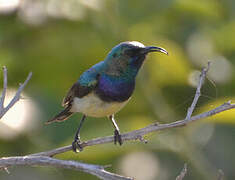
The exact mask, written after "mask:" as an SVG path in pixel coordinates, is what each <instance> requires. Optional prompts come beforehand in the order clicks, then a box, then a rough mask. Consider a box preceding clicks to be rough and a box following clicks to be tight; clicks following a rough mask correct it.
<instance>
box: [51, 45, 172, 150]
mask: <svg viewBox="0 0 235 180" xmlns="http://www.w3.org/2000/svg"><path fill="white" fill-rule="evenodd" d="M150 52H161V53H165V54H168V52H167V51H166V50H165V49H163V48H160V47H155V46H144V45H143V44H142V43H140V42H136V41H131V42H122V43H120V44H118V45H117V46H115V47H114V48H113V49H112V50H111V51H110V52H109V54H108V55H107V57H106V58H105V59H104V60H103V61H101V62H99V63H97V64H95V65H94V66H92V67H91V68H90V69H88V70H87V71H85V72H84V73H83V74H82V75H81V76H80V78H79V79H78V81H77V82H75V83H74V84H73V86H72V87H71V88H70V90H69V92H68V93H67V95H66V97H65V98H64V100H63V102H62V106H63V107H64V110H63V111H62V112H60V113H59V114H58V115H56V116H55V117H54V118H52V119H50V120H49V121H47V123H51V122H54V121H58V122H60V121H64V120H66V119H67V118H68V117H69V116H71V115H72V114H73V113H75V112H80V113H82V114H83V117H82V120H81V122H80V124H79V126H78V129H77V132H76V134H75V137H74V141H73V142H72V147H73V151H74V152H77V150H80V151H81V150H82V147H81V141H80V129H81V127H82V124H83V123H84V120H85V118H86V116H91V117H105V116H106V117H108V118H109V119H110V120H111V121H112V123H113V126H114V128H115V131H114V143H115V144H116V143H117V142H118V143H119V144H120V145H122V138H121V135H120V131H119V128H118V125H117V123H116V122H115V120H114V114H115V113H117V112H118V111H119V110H120V109H122V108H123V107H124V106H125V105H126V104H127V102H128V101H129V100H130V98H131V95H132V93H133V91H134V88H135V79H136V75H137V74H138V71H139V69H140V67H141V66H142V64H143V62H144V60H145V58H146V55H147V54H148V53H150Z"/></svg>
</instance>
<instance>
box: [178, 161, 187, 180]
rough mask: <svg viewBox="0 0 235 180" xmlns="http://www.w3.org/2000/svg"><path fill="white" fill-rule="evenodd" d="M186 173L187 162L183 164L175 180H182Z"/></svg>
mask: <svg viewBox="0 0 235 180" xmlns="http://www.w3.org/2000/svg"><path fill="white" fill-rule="evenodd" d="M186 174H187V164H184V168H183V169H182V170H181V172H180V174H179V176H177V177H176V179H175V180H183V179H184V176H185V175H186Z"/></svg>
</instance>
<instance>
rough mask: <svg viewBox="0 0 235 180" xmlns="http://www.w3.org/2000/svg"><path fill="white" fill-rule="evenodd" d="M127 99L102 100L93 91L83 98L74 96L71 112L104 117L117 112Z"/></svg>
mask: <svg viewBox="0 0 235 180" xmlns="http://www.w3.org/2000/svg"><path fill="white" fill-rule="evenodd" d="M129 99H130V98H129ZM129 99H128V100H126V101H124V102H103V101H101V100H100V99H99V98H98V97H97V96H96V95H95V94H94V93H90V94H88V95H87V96H85V97H83V98H77V97H75V98H74V100H73V105H72V108H71V112H81V113H83V114H85V115H87V116H91V117H105V116H109V115H112V114H115V113H116V112H118V111H119V110H120V109H121V108H123V107H124V106H125V105H126V103H127V102H128V101H129Z"/></svg>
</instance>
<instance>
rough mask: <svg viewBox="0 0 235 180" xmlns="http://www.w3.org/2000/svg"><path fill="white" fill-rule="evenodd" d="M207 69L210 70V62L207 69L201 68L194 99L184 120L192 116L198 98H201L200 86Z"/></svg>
mask: <svg viewBox="0 0 235 180" xmlns="http://www.w3.org/2000/svg"><path fill="white" fill-rule="evenodd" d="M209 68H210V62H208V65H207V68H205V67H204V68H202V72H201V74H200V79H199V83H198V85H197V90H196V94H195V96H194V99H193V102H192V104H191V106H190V107H189V108H188V111H187V115H186V118H185V119H186V120H189V119H190V117H191V116H192V114H193V111H194V109H195V107H196V104H197V101H198V99H199V97H200V96H201V87H202V84H203V83H204V80H205V78H206V74H207V72H208V70H209Z"/></svg>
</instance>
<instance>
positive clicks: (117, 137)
mask: <svg viewBox="0 0 235 180" xmlns="http://www.w3.org/2000/svg"><path fill="white" fill-rule="evenodd" d="M117 142H118V143H119V144H120V146H121V145H122V143H123V141H122V137H121V135H120V132H119V131H118V130H116V129H115V131H114V144H117Z"/></svg>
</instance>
